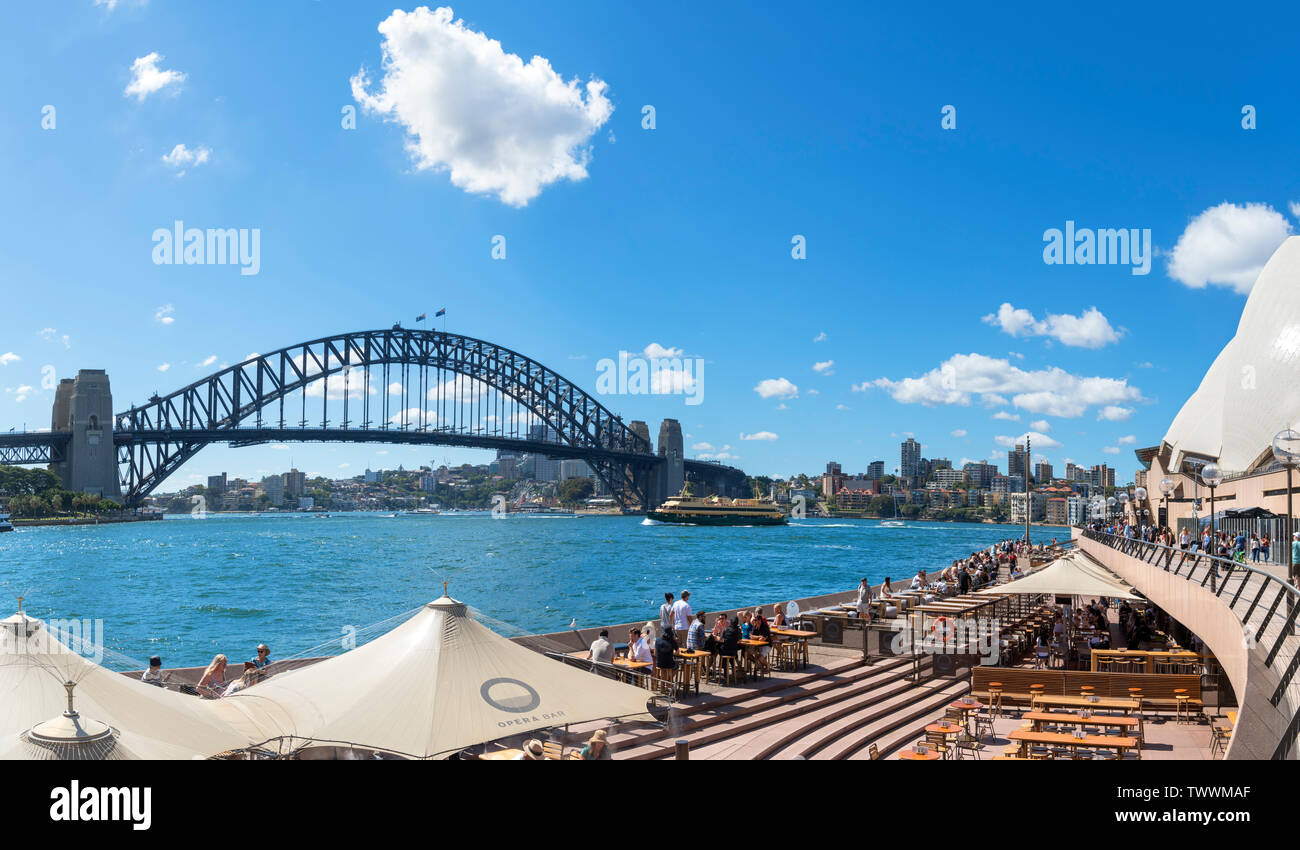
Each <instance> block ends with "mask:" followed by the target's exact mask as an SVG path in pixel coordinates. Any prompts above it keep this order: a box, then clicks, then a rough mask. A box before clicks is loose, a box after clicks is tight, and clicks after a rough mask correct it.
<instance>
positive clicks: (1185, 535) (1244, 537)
mask: <svg viewBox="0 0 1300 850" xmlns="http://www.w3.org/2000/svg"><path fill="white" fill-rule="evenodd" d="M1091 528H1092V530H1093V531H1096V532H1099V533H1102V534H1114V535H1119V536H1121V537H1127V538H1129V539H1130V540H1135V539H1136V540H1145V541H1146V542H1148V543H1157V544H1159V545H1161V546H1170V547H1177V548H1179V549H1186V550H1188V551H1191V552H1208V553H1209V554H1212V555H1215V556H1217V557H1220V558H1227V559H1229V560H1233V561H1237V562H1238V563H1245V562H1246V560H1247V556H1248V555H1249V559H1250V561H1251V562H1252V563H1256V564H1258V563H1261V562H1263V563H1268V562H1269V561H1270V560H1271V558H1272V554H1273V543H1274V541H1273V538H1272V537H1271V536H1270V535H1269V534H1268V532H1267V531H1265V532H1262V533H1261V532H1256V531H1251V532H1249V533H1247V532H1246V530H1245V529H1240V530H1238V531H1236V532H1235V533H1234V532H1231V531H1225V530H1223V529H1219V530H1216V531H1215V532H1214V533H1213V534H1212V533H1211V532H1210V527H1209V525H1208V524H1207V525H1206V526H1205V528H1203V529H1201V533H1200V534H1199V535H1196V534H1193V533H1192V532H1190V531H1188V530H1187V529H1186V528H1184V529H1182V530H1181V531H1179V532H1178V533H1177V534H1175V533H1174V532H1173V529H1170V528H1168V527H1156V526H1154V525H1146V524H1142V525H1136V524H1133V523H1129V522H1125V521H1124V520H1116V521H1113V522H1103V521H1097V522H1094V523H1092V524H1091ZM1291 562H1292V563H1296V564H1300V531H1297V532H1294V533H1293V534H1292V535H1291Z"/></svg>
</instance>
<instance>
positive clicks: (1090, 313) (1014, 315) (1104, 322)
mask: <svg viewBox="0 0 1300 850" xmlns="http://www.w3.org/2000/svg"><path fill="white" fill-rule="evenodd" d="M984 322H985V323H986V324H990V325H996V326H997V327H1000V328H1001V329H1002V331H1003V332H1004V333H1007V334H1010V335H1011V336H1046V337H1051V338H1052V339H1055V340H1057V341H1058V342H1060V343H1062V344H1064V345H1071V346H1074V347H1076V348H1101V347H1102V346H1105V345H1107V344H1109V343H1112V342H1118V341H1119V333H1118V332H1116V330H1115V329H1114V328H1113V327H1111V325H1110V321H1109V320H1108V319H1107V318H1106V317H1105V316H1104V315H1102V312H1101V311H1100V310H1098V309H1097V308H1096V307H1089V308H1088V309H1087V310H1085V311H1084V312H1083V313H1082V314H1080V315H1078V316H1072V315H1070V314H1069V313H1048V314H1047V318H1046V319H1043V320H1041V321H1040V320H1038V319H1035V318H1034V314H1033V313H1030V312H1029V311H1028V310H1024V309H1016V308H1015V307H1012V306H1011V305H1010V304H1009V303H1006V302H1003V304H1002V306H1001V307H999V308H998V311H997V312H996V313H990V314H989V315H987V316H985V317H984ZM1015 356H1016V357H1017V358H1019V359H1023V355H1015Z"/></svg>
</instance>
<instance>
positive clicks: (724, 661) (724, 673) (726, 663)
mask: <svg viewBox="0 0 1300 850" xmlns="http://www.w3.org/2000/svg"><path fill="white" fill-rule="evenodd" d="M717 662H718V666H717V680H718V682H719V683H720V684H721V683H723V682H730V683H731V684H733V685H735V684H738V683H739V681H740V664H739V663H738V662H737V660H736V656H734V655H719V656H718V657H717Z"/></svg>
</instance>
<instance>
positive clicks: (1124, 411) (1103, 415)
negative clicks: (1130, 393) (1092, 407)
mask: <svg viewBox="0 0 1300 850" xmlns="http://www.w3.org/2000/svg"><path fill="white" fill-rule="evenodd" d="M1132 415H1133V408H1131V407H1120V406H1119V405H1118V404H1108V405H1106V406H1105V407H1103V408H1102V409H1101V410H1099V411H1097V419H1098V420H1102V419H1104V420H1106V421H1107V422H1127V421H1128V418H1129V417H1130V416H1132Z"/></svg>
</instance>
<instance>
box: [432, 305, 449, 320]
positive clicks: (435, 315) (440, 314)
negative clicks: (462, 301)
mask: <svg viewBox="0 0 1300 850" xmlns="http://www.w3.org/2000/svg"><path fill="white" fill-rule="evenodd" d="M445 315H447V308H446V307H443V308H442V309H441V310H439V311H438V312H436V313H434V314H433V317H434V318H435V319H436V318H438V317H439V316H445Z"/></svg>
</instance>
